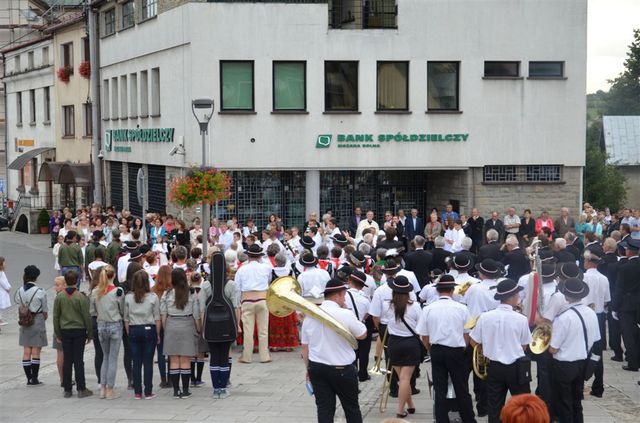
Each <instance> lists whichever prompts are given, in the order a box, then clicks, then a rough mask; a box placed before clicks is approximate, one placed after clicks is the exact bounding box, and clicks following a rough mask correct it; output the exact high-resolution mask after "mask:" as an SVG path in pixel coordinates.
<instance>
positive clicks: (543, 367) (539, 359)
mask: <svg viewBox="0 0 640 423" xmlns="http://www.w3.org/2000/svg"><path fill="white" fill-rule="evenodd" d="M531 357H532V359H533V360H535V362H536V367H537V379H538V387H537V388H536V395H537V396H539V397H540V398H541V399H542V400H543V401H544V403H545V404H546V405H547V409H548V410H549V414H550V415H552V410H553V404H552V402H551V396H552V394H551V360H552V359H553V356H552V355H551V353H550V352H549V351H548V350H547V351H545V352H543V353H542V354H531Z"/></svg>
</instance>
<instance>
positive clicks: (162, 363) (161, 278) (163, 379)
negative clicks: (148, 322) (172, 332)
mask: <svg viewBox="0 0 640 423" xmlns="http://www.w3.org/2000/svg"><path fill="white" fill-rule="evenodd" d="M170 289H171V266H168V265H164V266H160V268H159V269H158V274H157V275H156V284H155V285H153V288H151V292H153V293H154V294H156V296H157V297H158V300H160V299H161V298H162V296H163V295H164V293H165V292H166V291H168V290H170ZM163 347H164V329H162V325H160V342H158V345H157V346H156V349H157V351H158V371H159V372H160V387H161V388H168V387H169V386H171V384H170V383H169V382H168V381H167V372H168V369H167V360H166V359H165V355H164V350H163Z"/></svg>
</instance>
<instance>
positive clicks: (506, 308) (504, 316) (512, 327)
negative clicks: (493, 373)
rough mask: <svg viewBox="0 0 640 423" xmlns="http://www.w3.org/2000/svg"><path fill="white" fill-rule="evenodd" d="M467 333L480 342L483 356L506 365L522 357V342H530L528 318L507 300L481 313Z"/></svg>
mask: <svg viewBox="0 0 640 423" xmlns="http://www.w3.org/2000/svg"><path fill="white" fill-rule="evenodd" d="M469 336H471V338H472V339H473V340H474V341H476V342H477V343H479V344H482V354H484V356H485V357H487V358H488V359H489V360H492V361H499V362H500V363H502V364H507V365H508V364H512V363H514V362H515V361H516V360H517V359H519V358H520V357H524V349H523V348H522V346H523V345H527V344H529V343H530V342H531V332H529V322H528V320H527V318H526V317H525V316H524V315H522V314H520V313H516V312H515V311H513V307H511V306H510V305H508V304H500V305H499V306H498V307H497V308H496V309H495V310H491V311H488V312H486V313H484V314H482V315H480V319H478V323H476V326H475V327H474V328H473V330H472V331H471V334H470V335H469Z"/></svg>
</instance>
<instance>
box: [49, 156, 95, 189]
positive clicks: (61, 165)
mask: <svg viewBox="0 0 640 423" xmlns="http://www.w3.org/2000/svg"><path fill="white" fill-rule="evenodd" d="M38 181H40V182H48V181H51V182H53V183H55V184H70V185H78V186H89V185H91V165H90V164H89V163H80V164H77V163H68V162H44V163H42V166H40V172H39V173H38Z"/></svg>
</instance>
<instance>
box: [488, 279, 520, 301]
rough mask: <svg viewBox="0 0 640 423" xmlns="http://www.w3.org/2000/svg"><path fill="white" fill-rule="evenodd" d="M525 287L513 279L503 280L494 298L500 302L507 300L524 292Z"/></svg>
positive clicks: (497, 287)
mask: <svg viewBox="0 0 640 423" xmlns="http://www.w3.org/2000/svg"><path fill="white" fill-rule="evenodd" d="M523 289H524V287H522V286H520V285H518V282H516V281H514V280H513V279H509V278H505V279H502V280H501V281H500V282H499V283H498V285H497V286H496V291H497V292H496V293H495V295H494V296H493V298H495V299H496V300H498V301H502V300H506V299H507V298H510V297H512V296H514V295H516V294H517V293H518V292H520V291H522V290H523Z"/></svg>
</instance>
